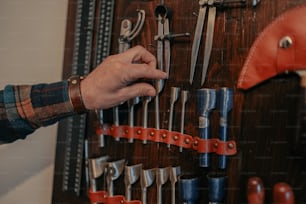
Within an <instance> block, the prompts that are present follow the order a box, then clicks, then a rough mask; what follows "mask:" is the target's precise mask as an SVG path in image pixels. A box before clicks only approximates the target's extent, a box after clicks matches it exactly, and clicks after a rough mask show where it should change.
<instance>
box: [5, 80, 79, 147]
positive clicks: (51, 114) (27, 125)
mask: <svg viewBox="0 0 306 204" xmlns="http://www.w3.org/2000/svg"><path fill="white" fill-rule="evenodd" d="M73 114H75V113H74V112H73V107H72V105H71V103H70V100H69V94H68V82H67V81H63V82H58V83H52V84H37V85H33V86H29V85H23V86H12V85H8V86H6V87H5V89H4V90H3V91H1V92H0V130H1V137H0V140H1V141H2V142H13V141H15V140H16V139H23V138H25V137H26V135H28V134H30V133H32V132H34V131H35V130H36V129H37V128H39V127H41V126H47V125H51V124H54V123H55V122H57V121H59V120H60V119H62V118H64V117H67V116H71V115H73Z"/></svg>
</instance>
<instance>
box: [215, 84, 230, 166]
mask: <svg viewBox="0 0 306 204" xmlns="http://www.w3.org/2000/svg"><path fill="white" fill-rule="evenodd" d="M216 107H217V110H218V111H219V115H220V119H219V121H220V123H219V138H220V140H221V141H227V140H228V121H229V112H230V111H231V109H232V107H233V90H232V89H231V88H227V87H222V88H220V89H218V90H217V101H216ZM218 165H219V168H220V169H225V168H226V165H227V158H226V156H225V155H220V156H219V164H218Z"/></svg>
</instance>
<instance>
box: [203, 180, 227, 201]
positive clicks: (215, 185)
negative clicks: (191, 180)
mask: <svg viewBox="0 0 306 204" xmlns="http://www.w3.org/2000/svg"><path fill="white" fill-rule="evenodd" d="M207 180H208V200H209V202H208V204H221V203H223V201H224V198H225V195H226V185H227V177H226V176H215V175H210V174H208V175H207Z"/></svg>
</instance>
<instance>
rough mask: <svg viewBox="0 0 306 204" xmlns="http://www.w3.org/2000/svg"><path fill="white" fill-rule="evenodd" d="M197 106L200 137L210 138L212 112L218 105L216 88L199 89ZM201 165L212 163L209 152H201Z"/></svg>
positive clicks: (205, 165) (206, 165)
mask: <svg viewBox="0 0 306 204" xmlns="http://www.w3.org/2000/svg"><path fill="white" fill-rule="evenodd" d="M197 107H198V113H199V131H200V134H199V136H200V138H202V139H206V140H207V139H210V113H211V111H212V110H213V109H214V108H215V107H216V90H215V89H199V90H198V91H197ZM199 165H200V167H208V166H209V165H210V155H209V153H203V154H200V158H199Z"/></svg>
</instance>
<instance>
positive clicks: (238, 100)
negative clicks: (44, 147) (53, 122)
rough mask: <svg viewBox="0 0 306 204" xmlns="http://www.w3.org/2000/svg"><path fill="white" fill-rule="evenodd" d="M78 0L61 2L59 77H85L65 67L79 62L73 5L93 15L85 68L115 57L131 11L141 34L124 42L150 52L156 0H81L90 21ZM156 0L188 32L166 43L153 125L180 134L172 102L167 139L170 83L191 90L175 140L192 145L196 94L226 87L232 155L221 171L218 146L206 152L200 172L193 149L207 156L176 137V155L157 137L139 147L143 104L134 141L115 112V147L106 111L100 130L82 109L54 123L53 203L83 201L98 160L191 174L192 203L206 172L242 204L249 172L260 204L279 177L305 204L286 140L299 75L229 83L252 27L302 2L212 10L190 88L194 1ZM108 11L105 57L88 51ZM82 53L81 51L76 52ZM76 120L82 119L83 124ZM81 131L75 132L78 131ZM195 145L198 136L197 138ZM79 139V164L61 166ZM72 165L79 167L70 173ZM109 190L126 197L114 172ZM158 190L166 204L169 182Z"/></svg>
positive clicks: (299, 163) (213, 121)
mask: <svg viewBox="0 0 306 204" xmlns="http://www.w3.org/2000/svg"><path fill="white" fill-rule="evenodd" d="M80 2H87V1H80V0H69V7H68V9H69V10H68V18H67V31H66V44H65V58H64V65H63V67H64V68H63V78H64V79H67V78H68V77H69V76H70V75H71V74H87V72H88V70H83V69H82V65H81V64H79V68H78V69H76V70H75V69H73V66H74V65H75V64H73V63H72V62H73V60H74V57H77V56H78V55H77V54H74V52H75V46H74V43H75V39H76V34H75V31H76V27H77V25H78V24H77V22H76V19H77V16H76V14H77V13H78V9H81V10H82V12H83V13H82V15H84V16H86V17H82V18H81V19H83V20H84V19H85V20H86V19H87V20H88V19H89V18H91V17H92V23H93V24H92V25H91V26H92V27H90V26H89V25H86V28H87V29H86V28H84V27H82V26H84V24H82V26H81V33H83V32H89V33H88V35H92V47H90V49H91V51H92V56H91V61H90V69H93V68H94V65H95V64H97V62H99V60H100V61H102V60H103V58H105V57H106V56H107V54H116V53H118V47H119V45H118V39H119V37H120V25H121V21H122V20H123V19H130V20H131V21H132V22H133V24H135V23H136V21H137V12H136V11H137V10H140V9H142V10H144V11H145V13H146V19H145V23H144V25H143V28H142V30H141V32H140V33H139V35H138V36H137V37H135V39H133V41H132V42H131V46H134V45H142V46H144V47H145V48H146V49H148V50H149V51H151V52H152V53H153V54H155V55H156V53H157V42H156V40H155V39H154V37H155V36H156V35H157V33H158V28H157V25H158V24H157V20H156V16H155V13H154V10H155V8H156V6H158V5H160V3H161V1H160V0H136V1H128V0H120V1H119V0H118V1H115V0H114V1H112V0H92V1H88V2H92V3H93V4H95V5H96V6H95V7H94V11H95V13H94V14H92V13H91V15H93V16H91V17H90V15H86V13H84V12H86V8H87V6H88V5H89V4H86V3H85V4H86V5H85V6H84V5H83V7H82V8H78V5H79V3H80ZM110 2H114V5H111V4H110ZM164 3H165V5H166V6H167V8H169V9H171V11H172V15H171V19H170V23H169V28H170V32H171V33H187V32H188V33H190V36H189V37H182V38H174V39H172V41H171V47H170V53H171V61H170V72H169V79H167V80H165V81H164V85H163V90H162V91H161V93H160V95H159V109H160V110H159V111H160V115H159V116H160V128H159V129H161V130H162V131H164V132H166V133H167V134H169V135H171V134H172V133H173V132H180V116H181V108H180V105H175V106H174V115H173V116H174V117H173V122H172V124H173V126H172V130H171V132H170V133H169V132H167V130H168V123H169V111H170V110H169V109H170V102H169V98H170V91H171V87H179V88H180V89H181V90H188V91H189V93H190V98H189V99H188V102H187V103H186V109H185V123H184V134H183V136H184V138H190V139H193V142H194V141H196V138H198V136H199V130H198V127H199V113H198V111H197V108H196V107H197V95H196V94H197V91H198V90H199V89H201V88H209V89H215V90H219V89H220V88H221V87H229V88H232V89H233V107H232V109H231V111H230V113H229V125H228V137H229V138H228V140H229V141H232V143H231V144H232V145H234V150H235V152H234V153H231V154H228V163H227V165H226V168H225V169H220V168H218V154H216V152H217V150H211V154H210V156H211V163H210V165H209V166H208V167H199V153H200V152H201V151H205V150H203V149H202V150H200V152H199V150H198V149H197V148H195V147H194V146H190V147H189V146H187V145H186V144H183V143H184V141H183V142H182V144H181V146H183V147H184V148H183V151H182V152H180V148H179V146H177V145H173V144H174V143H171V142H163V141H162V134H161V135H160V136H161V137H159V138H158V139H155V140H154V139H151V140H150V139H148V142H147V144H143V141H142V140H143V139H140V138H137V130H138V129H137V128H138V127H141V126H142V122H143V121H142V118H143V111H142V108H141V104H137V105H135V120H134V126H135V128H134V129H133V131H134V133H135V135H136V136H135V137H134V140H133V143H129V142H128V138H129V136H128V133H127V132H125V130H126V129H128V128H129V127H128V126H126V125H127V124H128V121H127V118H128V117H127V115H128V112H127V111H126V110H127V106H126V105H123V106H122V107H121V108H120V118H121V121H120V123H121V125H120V127H119V128H118V127H115V128H117V129H116V130H118V131H121V133H116V134H119V137H122V138H121V139H120V141H117V140H116V134H115V133H113V132H112V131H114V129H112V128H111V127H112V125H113V121H112V110H104V112H103V123H104V124H105V125H106V126H101V124H99V118H98V117H97V114H96V113H95V112H90V113H88V114H87V115H86V117H85V119H84V118H82V117H81V116H78V117H77V118H75V119H68V120H66V121H63V122H61V123H60V124H59V130H58V139H57V150H56V161H55V173H54V183H53V185H54V186H53V196H52V203H74V204H78V203H90V201H89V198H88V190H89V189H88V183H87V182H88V175H87V173H88V172H87V171H88V169H87V165H88V163H87V162H88V161H87V160H86V159H84V158H86V157H87V158H97V157H99V156H104V155H107V156H109V157H111V158H112V160H114V161H115V160H120V159H125V160H127V162H128V164H129V165H135V164H140V163H141V164H142V167H143V168H144V169H152V168H163V167H175V166H180V168H181V172H182V173H183V174H184V175H187V176H194V175H196V176H198V177H199V178H200V185H199V190H200V191H201V193H200V196H199V198H198V200H197V202H196V203H208V191H209V188H208V186H207V181H206V179H205V178H206V175H207V174H209V173H213V174H222V175H226V177H227V184H226V195H225V200H224V203H228V204H237V203H246V200H247V198H246V185H247V180H248V178H249V177H251V176H259V177H261V178H262V179H263V180H264V183H265V186H266V190H267V192H266V201H267V203H272V197H271V189H272V186H273V185H274V184H275V183H276V182H279V181H284V182H287V183H289V184H290V185H291V186H292V188H293V190H294V193H295V198H296V203H305V202H306V194H305V189H306V162H305V158H303V157H302V156H301V155H300V154H298V153H297V152H296V151H295V149H294V147H293V146H294V145H293V138H292V132H294V128H295V123H296V120H295V117H296V115H297V111H298V110H297V107H296V106H295V105H294V104H297V101H298V87H299V80H298V77H297V76H296V75H294V74H287V75H281V76H277V77H274V78H273V79H271V80H269V81H268V82H265V83H263V84H261V85H260V86H258V87H256V89H251V90H249V91H241V90H238V89H237V88H236V85H237V79H238V76H239V73H240V71H241V68H242V65H243V63H244V60H245V58H246V57H247V54H248V50H249V48H250V47H251V45H252V43H253V42H254V40H255V39H256V37H257V36H258V34H259V33H260V31H261V30H263V29H264V27H265V26H266V25H268V24H269V23H270V22H271V21H273V19H275V18H276V17H277V16H278V15H280V14H281V13H282V12H284V11H285V10H288V9H290V8H292V7H295V6H297V5H300V4H302V3H304V2H303V1H302V0H294V1H286V0H278V1H277V2H274V1H266V0H262V1H261V3H260V4H259V5H258V6H257V7H252V5H251V4H252V1H246V5H245V6H244V7H241V8H240V7H237V8H236V7H235V8H227V7H225V8H222V9H217V13H216V20H215V26H214V36H213V44H212V51H211V57H210V61H209V66H208V69H207V74H206V80H205V83H204V85H201V77H202V72H201V69H202V61H203V56H204V42H205V33H203V37H202V45H201V46H200V48H199V57H198V61H197V65H196V69H195V75H194V78H193V83H192V84H190V77H189V76H190V63H191V59H190V56H191V50H192V41H193V36H194V32H195V26H196V21H197V12H198V11H199V1H198V0H188V1H186V0H165V2H164ZM106 5H109V6H110V8H106V9H113V13H112V14H111V15H110V16H109V17H110V18H111V19H112V21H111V25H107V23H106V24H104V26H108V28H110V29H111V30H110V33H109V35H106V31H105V30H104V35H106V37H105V38H107V39H108V40H106V41H107V42H104V43H106V44H104V45H105V46H109V47H108V48H109V50H106V51H104V55H105V56H100V58H99V59H94V57H93V56H94V53H96V52H97V50H96V49H98V46H97V44H96V42H97V41H98V39H99V36H98V35H97V29H98V26H97V25H98V24H99V16H100V15H101V12H102V11H104V12H105V10H103V8H104V7H103V6H106ZM112 6H113V7H112ZM102 7H103V8H102ZM99 9H101V10H99ZM87 11H88V10H87ZM100 17H101V16H100ZM104 28H105V27H104ZM102 30H103V28H102ZM204 32H205V27H204ZM84 35H85V34H84ZM102 38H103V37H102ZM105 38H104V39H105ZM105 46H104V47H105ZM85 47H86V45H85ZM80 49H81V50H82V49H85V48H83V47H81V48H80ZM102 55H103V53H102ZM95 60H98V61H95ZM178 100H180V99H178ZM148 116H149V117H148V128H154V127H155V124H154V123H155V121H154V102H153V99H152V102H150V103H149V106H148ZM79 117H81V119H80V118H79ZM73 122H75V123H76V126H75V127H72V125H71V123H73ZM78 122H81V125H80V124H79V123H78ZM83 123H84V124H83ZM71 127H72V129H73V130H74V132H73V135H72V136H73V137H75V134H76V135H77V136H78V140H77V141H75V143H74V144H69V142H67V129H69V128H71ZM80 127H82V128H83V129H80ZM80 132H81V133H80ZM210 132H211V137H212V138H214V139H218V137H219V136H218V135H219V114H218V111H217V110H215V109H214V110H213V111H212V112H211V114H210ZM101 133H103V134H104V139H105V140H104V147H101V141H100V140H101V138H100V135H101ZM134 133H133V134H134ZM79 134H81V135H79ZM107 135H109V136H107ZM117 136H118V135H117ZM198 139H199V140H200V139H201V138H198ZM80 140H82V145H81V146H80V147H79V149H76V150H75V154H79V155H81V158H82V159H81V160H80V161H78V162H79V163H77V161H75V162H76V163H73V162H72V160H69V161H67V159H66V160H65V158H66V157H67V145H70V146H71V147H72V148H74V147H75V146H74V145H76V144H78V143H79V141H80ZM199 140H198V141H199ZM202 142H203V141H202ZM170 143H171V144H172V145H171V146H170V148H169V147H168V145H167V144H170ZM84 145H85V146H86V145H87V146H86V147H87V148H85V149H84ZM184 145H185V146H184ZM212 146H213V144H212ZM222 154H224V152H223V153H222ZM69 162H71V164H70V165H75V167H76V168H74V169H72V166H70V168H68V167H67V163H69ZM67 168H68V169H67ZM77 168H79V169H78V170H76V169H77ZM71 174H79V177H73V175H71ZM70 177H72V178H70ZM65 178H66V179H65ZM73 179H74V180H73ZM99 182H100V183H99ZM67 183H68V184H67ZM69 183H71V184H69ZM97 183H99V184H98V187H101V186H103V183H105V181H103V179H101V178H100V179H98V180H97ZM73 187H75V188H73ZM114 188H115V192H116V193H115V194H116V195H124V194H125V187H124V178H123V177H122V176H121V177H119V179H118V180H116V181H115V184H114ZM162 189H163V190H162V192H163V197H162V202H163V203H170V199H171V196H170V189H171V186H170V182H167V183H165V184H164V186H163V188H162ZM156 196H157V190H156V187H155V186H154V187H149V188H148V192H147V200H148V202H147V203H156V202H157V201H156ZM176 196H177V198H176V200H179V199H178V196H179V195H178V192H177V194H176ZM132 198H133V199H135V200H140V199H141V191H140V184H139V182H137V183H135V186H134V187H133V190H132Z"/></svg>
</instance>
